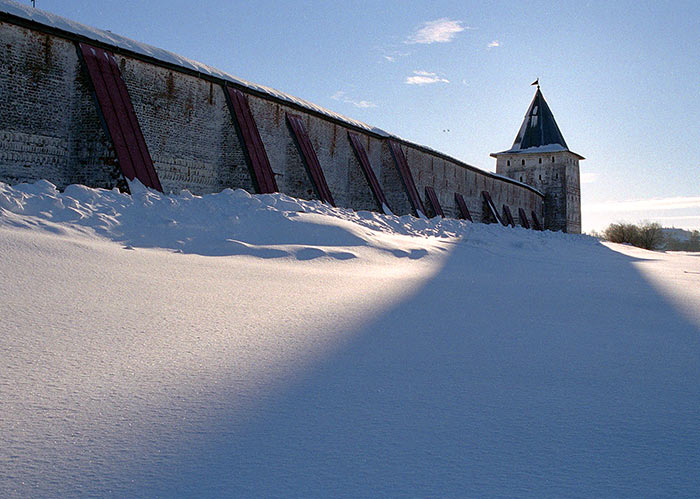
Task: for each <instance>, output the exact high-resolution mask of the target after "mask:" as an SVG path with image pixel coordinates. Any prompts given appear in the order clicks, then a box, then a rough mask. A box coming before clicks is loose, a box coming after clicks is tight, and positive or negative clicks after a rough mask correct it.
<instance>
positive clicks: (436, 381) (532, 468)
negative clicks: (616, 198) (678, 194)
mask: <svg viewBox="0 0 700 499" xmlns="http://www.w3.org/2000/svg"><path fill="white" fill-rule="evenodd" d="M133 190H134V195H133V197H132V196H128V195H125V194H121V193H118V192H116V191H105V190H99V189H89V188H86V187H82V186H70V187H68V188H67V189H66V190H65V192H63V193H60V192H58V191H56V189H55V187H54V186H53V185H52V184H50V183H48V182H46V181H41V182H37V183H35V184H29V185H28V184H22V185H18V186H8V185H6V184H1V183H0V289H2V290H3V295H2V299H1V300H0V317H2V322H0V496H2V497H26V496H53V497H59V496H76V495H80V496H92V495H94V496H119V497H154V496H176V495H177V496H197V497H206V496H215V497H221V496H244V497H251V496H294V497H328V496H353V497H358V496H360V497H374V496H407V495H410V496H538V497H541V496H585V497H592V496H594V497H596V496H603V497H610V496H614V497H621V496H627V497H631V496H635V497H640V496H641V497H649V496H673V497H684V496H685V497H690V496H697V495H698V494H699V493H700V475H699V474H698V473H697V470H698V469H699V467H700V454H698V452H697V449H698V448H700V383H698V379H700V362H699V359H700V334H699V333H700V313H699V312H698V311H700V265H699V262H700V254H699V253H685V254H676V253H673V254H670V253H669V254H665V253H658V252H648V251H644V250H639V249H635V248H631V247H627V246H622V245H612V244H610V245H602V244H600V243H599V242H597V241H596V240H595V239H592V238H590V237H587V236H573V235H565V234H561V233H551V232H534V231H527V230H524V229H521V228H515V229H512V228H505V227H501V226H497V225H484V224H471V223H468V222H464V221H457V220H439V219H432V220H425V219H417V218H414V217H409V216H405V217H397V216H393V215H384V214H377V213H369V212H357V213H355V212H352V211H350V210H344V209H339V208H332V207H329V206H327V205H323V204H321V203H318V202H313V201H301V200H296V199H292V198H289V197H287V196H284V195H281V194H275V195H256V196H251V195H249V194H247V193H245V192H243V191H231V190H225V191H223V192H221V193H219V194H213V195H207V196H202V197H198V196H193V195H191V194H189V193H187V192H183V193H181V194H179V195H171V196H166V195H162V194H159V193H155V192H152V191H148V190H146V189H143V188H141V189H138V188H136V186H134V189H133Z"/></svg>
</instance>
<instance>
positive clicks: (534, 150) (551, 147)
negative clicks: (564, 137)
mask: <svg viewBox="0 0 700 499" xmlns="http://www.w3.org/2000/svg"><path fill="white" fill-rule="evenodd" d="M532 118H533V119H535V118H537V117H536V116H533V117H532ZM533 126H534V123H533ZM521 140H522V139H521ZM567 151H568V152H571V151H569V149H567V148H566V147H564V146H563V145H561V144H546V145H543V146H537V147H527V148H524V149H522V148H520V140H519V141H518V145H517V146H516V147H513V148H511V149H508V150H507V151H501V152H496V153H493V154H492V156H494V155H496V154H516V153H518V154H524V153H528V154H541V153H547V152H567ZM572 154H574V153H572Z"/></svg>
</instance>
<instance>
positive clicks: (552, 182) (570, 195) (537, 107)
mask: <svg viewBox="0 0 700 499" xmlns="http://www.w3.org/2000/svg"><path fill="white" fill-rule="evenodd" d="M491 156H492V157H494V158H496V173H498V174H500V175H504V176H506V177H509V178H512V179H514V180H518V181H520V182H523V183H526V184H528V185H531V186H533V187H535V188H536V189H538V190H539V191H541V192H542V193H543V194H544V196H545V197H544V225H545V228H546V229H549V230H554V231H557V230H561V231H564V232H570V233H573V234H580V233H581V182H580V176H579V165H578V162H579V161H580V160H582V159H585V158H584V157H583V156H581V155H580V154H576V153H575V152H573V151H570V150H569V147H568V146H567V145H566V141H565V140H564V137H563V136H562V134H561V131H560V130H559V127H558V126H557V122H556V121H555V120H554V115H553V114H552V111H551V110H550V109H549V106H548V105H547V101H545V100H544V96H543V95H542V92H541V91H540V86H539V84H538V85H537V91H536V92H535V97H534V98H533V99H532V103H530V107H529V108H528V110H527V113H526V114H525V119H524V120H523V124H522V125H521V126H520V131H519V132H518V135H517V136H516V137H515V142H513V146H512V147H511V148H510V149H508V150H507V151H502V152H496V153H492V154H491Z"/></svg>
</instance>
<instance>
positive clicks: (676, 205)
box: [586, 196, 700, 213]
mask: <svg viewBox="0 0 700 499" xmlns="http://www.w3.org/2000/svg"><path fill="white" fill-rule="evenodd" d="M688 208H700V196H688V197H670V198H651V199H630V200H626V201H605V202H602V203H593V204H589V205H587V206H586V211H588V212H593V213H606V212H635V211H669V210H684V209H688Z"/></svg>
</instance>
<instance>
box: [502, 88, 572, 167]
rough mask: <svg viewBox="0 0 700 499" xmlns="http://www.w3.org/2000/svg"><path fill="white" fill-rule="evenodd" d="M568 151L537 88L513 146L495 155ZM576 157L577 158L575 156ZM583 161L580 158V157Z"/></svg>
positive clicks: (550, 111)
mask: <svg viewBox="0 0 700 499" xmlns="http://www.w3.org/2000/svg"><path fill="white" fill-rule="evenodd" d="M558 151H569V152H571V153H572V154H576V153H574V152H573V151H570V150H569V146H567V145H566V141H565V140H564V136H563V135H562V134H561V131H560V130H559V126H557V122H556V120H555V119H554V115H553V114H552V110H551V109H549V105H547V101H546V100H544V96H543V95H542V91H541V90H540V87H539V86H538V87H537V92H535V97H534V98H533V99H532V102H531V103H530V107H529V108H528V110H527V113H526V114H525V119H524V120H523V124H522V125H520V131H519V132H518V135H517V136H516V137H515V141H514V142H513V146H512V147H511V148H510V149H508V150H507V151H502V152H499V153H494V154H492V156H494V155H495V154H517V153H537V152H558ZM576 156H579V155H578V154H576ZM580 157H581V159H583V157H582V156H580Z"/></svg>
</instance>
